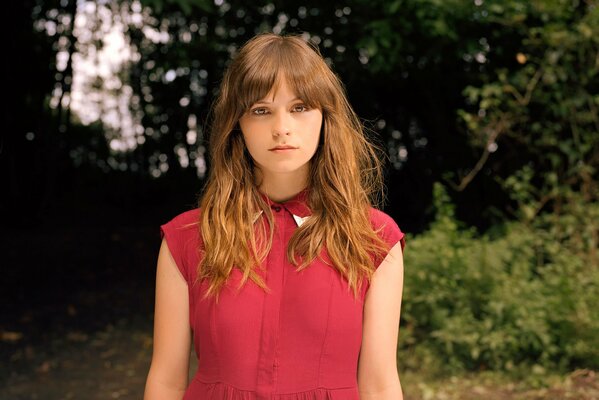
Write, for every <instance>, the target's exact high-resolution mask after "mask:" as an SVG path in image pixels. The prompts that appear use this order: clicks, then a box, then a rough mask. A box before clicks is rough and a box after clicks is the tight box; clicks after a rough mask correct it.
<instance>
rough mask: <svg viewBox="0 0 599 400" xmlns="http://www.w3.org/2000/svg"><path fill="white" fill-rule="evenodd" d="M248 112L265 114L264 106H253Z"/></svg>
mask: <svg viewBox="0 0 599 400" xmlns="http://www.w3.org/2000/svg"><path fill="white" fill-rule="evenodd" d="M250 113H251V114H252V115H264V114H266V108H254V109H253V110H251V111H250Z"/></svg>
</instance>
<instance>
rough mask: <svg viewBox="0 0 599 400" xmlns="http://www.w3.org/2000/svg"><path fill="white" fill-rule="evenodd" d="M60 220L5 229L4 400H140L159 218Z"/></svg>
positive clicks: (470, 393)
mask: <svg viewBox="0 0 599 400" xmlns="http://www.w3.org/2000/svg"><path fill="white" fill-rule="evenodd" d="M71 214H72V211H71ZM73 218H75V219H77V216H73ZM61 221H62V222H63V227H60V224H58V223H56V224H48V225H46V226H45V227H40V228H26V229H25V228H23V229H21V230H18V229H17V230H13V231H12V232H11V235H5V234H4V235H2V236H3V238H2V243H3V246H4V248H3V249H2V252H3V254H4V255H5V259H6V260H7V264H6V265H8V266H9V268H7V269H6V270H5V271H3V275H4V276H3V279H2V280H1V281H0V293H1V294H2V298H3V299H5V300H3V301H2V302H0V359H1V360H2V362H1V363H0V400H20V399H23V400H24V399H44V400H55V399H56V400H58V399H89V400H93V399H141V398H142V396H143V389H144V384H145V379H146V375H147V372H148V368H149V365H150V358H151V349H152V310H153V289H154V273H155V266H156V257H157V252H158V248H159V236H158V232H157V230H156V225H155V223H148V224H147V225H146V226H145V227H139V224H134V223H131V224H130V225H129V227H127V223H123V224H121V225H120V227H119V228H114V227H112V226H102V225H98V224H96V225H95V226H86V227H78V228H75V227H74V225H71V226H69V225H68V224H65V223H64V220H61ZM162 222H166V221H162ZM32 243H34V244H35V245H32ZM193 368H195V366H193V364H192V370H193ZM400 369H401V368H400ZM401 381H402V385H403V388H404V393H405V398H406V399H407V400H411V399H414V400H428V399H435V400H449V399H460V400H470V399H472V400H474V399H485V400H488V399H499V400H503V399H524V400H533V399H534V400H536V399H578V400H585V399H589V400H590V399H599V375H598V374H597V373H595V372H593V371H588V370H579V371H574V372H573V373H571V374H569V375H567V376H561V377H559V376H558V377H553V378H551V379H547V382H546V385H548V387H543V385H537V386H540V387H536V388H532V387H530V385H528V384H526V383H519V382H513V381H509V380H506V379H505V378H504V377H497V376H495V375H482V374H474V375H469V376H459V377H445V378H434V379H433V378H430V377H426V376H425V374H421V373H418V372H414V371H405V372H404V371H402V379H401Z"/></svg>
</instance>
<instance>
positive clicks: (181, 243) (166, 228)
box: [160, 210, 198, 283]
mask: <svg viewBox="0 0 599 400" xmlns="http://www.w3.org/2000/svg"><path fill="white" fill-rule="evenodd" d="M192 211H195V210H192ZM192 211H187V212H185V213H182V214H179V215H177V216H176V217H174V218H173V219H171V220H170V221H168V222H166V223H164V224H162V225H160V239H161V240H162V239H166V244H167V245H168V249H169V251H170V253H171V255H172V256H173V259H174V260H175V264H176V265H177V268H178V269H179V271H181V274H182V275H183V277H184V278H185V280H186V281H187V282H188V283H189V282H190V281H191V279H192V277H193V276H194V275H195V268H191V265H190V264H191V262H190V259H192V258H193V257H191V256H192V252H193V251H195V249H196V247H197V242H198V241H197V240H195V238H196V236H197V233H198V232H197V226H196V225H195V224H194V223H195V222H196V220H195V219H194V217H197V213H196V212H192ZM192 270H193V271H192Z"/></svg>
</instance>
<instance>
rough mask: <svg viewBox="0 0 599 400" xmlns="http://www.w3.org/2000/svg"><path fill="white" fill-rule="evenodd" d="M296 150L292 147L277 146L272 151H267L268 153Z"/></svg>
mask: <svg viewBox="0 0 599 400" xmlns="http://www.w3.org/2000/svg"><path fill="white" fill-rule="evenodd" d="M294 149H297V147H293V146H277V147H273V148H272V149H268V150H270V151H275V150H294Z"/></svg>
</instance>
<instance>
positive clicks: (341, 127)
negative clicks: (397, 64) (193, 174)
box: [145, 34, 405, 400]
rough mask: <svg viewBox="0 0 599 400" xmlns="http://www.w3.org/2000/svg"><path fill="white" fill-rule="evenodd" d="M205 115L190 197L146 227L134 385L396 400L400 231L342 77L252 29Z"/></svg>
mask: <svg viewBox="0 0 599 400" xmlns="http://www.w3.org/2000/svg"><path fill="white" fill-rule="evenodd" d="M212 117H213V118H212V124H211V130H210V157H211V169H210V175H209V178H208V182H207V184H206V187H205V190H204V193H203V196H202V198H201V200H200V203H199V206H198V208H196V209H193V210H190V211H186V212H184V213H182V214H180V215H178V216H176V217H175V218H173V219H172V220H171V221H169V222H168V223H166V224H164V225H162V226H161V236H162V238H163V241H162V245H161V247H160V253H159V256H158V266H157V278H156V280H157V282H156V308H155V320H154V352H153V357H152V364H151V367H150V371H149V374H148V379H147V382H146V390H145V399H146V400H153V399H160V400H165V399H181V398H183V399H198V400H204V399H234V400H242V399H243V400H254V399H256V400H261V399H279V400H283V399H284V400H300V399H301V400H308V399H310V400H311V399H315V400H318V399H322V400H325V399H333V400H337V399H338V400H354V399H362V400H369V399H377V400H381V399H382V400H385V399H393V400H398V399H402V392H401V385H400V381H399V378H398V371H397V365H396V358H395V357H396V350H397V338H398V331H399V318H400V306H401V296H402V287H403V247H404V245H405V239H404V234H403V233H402V232H401V230H400V229H399V227H398V226H397V224H396V223H395V222H394V221H393V219H391V218H390V217H389V216H388V215H387V214H385V213H383V212H381V211H379V210H377V209H375V208H373V207H372V204H373V200H372V199H373V198H374V197H375V196H376V195H377V194H379V193H381V192H382V188H383V184H382V174H381V165H380V162H379V161H378V158H377V152H376V151H375V150H378V149H377V148H375V147H374V146H373V145H372V144H370V143H369V142H368V140H367V139H366V138H365V135H364V130H363V127H362V126H361V124H360V121H359V119H358V117H357V116H356V114H355V113H354V111H353V110H352V108H351V106H350V105H349V103H348V101H347V99H346V96H345V93H344V89H343V84H342V83H341V82H340V81H339V79H338V78H337V76H336V75H335V74H334V73H333V72H332V71H331V69H330V68H329V67H328V66H327V64H326V63H325V61H324V60H323V58H322V56H321V55H320V53H319V51H318V48H316V47H313V46H311V45H310V44H309V43H307V42H306V41H304V40H303V39H302V38H301V37H300V36H295V35H288V36H280V35H275V34H260V35H258V36H256V37H254V38H253V39H251V40H250V41H248V42H247V43H246V44H245V45H244V46H243V47H242V48H241V49H240V51H239V53H238V54H237V56H236V57H235V58H234V59H233V61H232V63H231V64H230V66H229V67H228V68H227V70H226V71H225V74H224V77H223V80H222V83H221V87H220V93H219V96H218V98H217V100H216V102H215V104H214V107H213V109H212ZM192 340H193V343H194V347H195V352H196V355H197V356H198V360H199V363H198V371H197V373H196V374H195V376H194V377H193V379H192V381H191V383H188V373H189V353H190V345H191V342H192Z"/></svg>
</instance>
